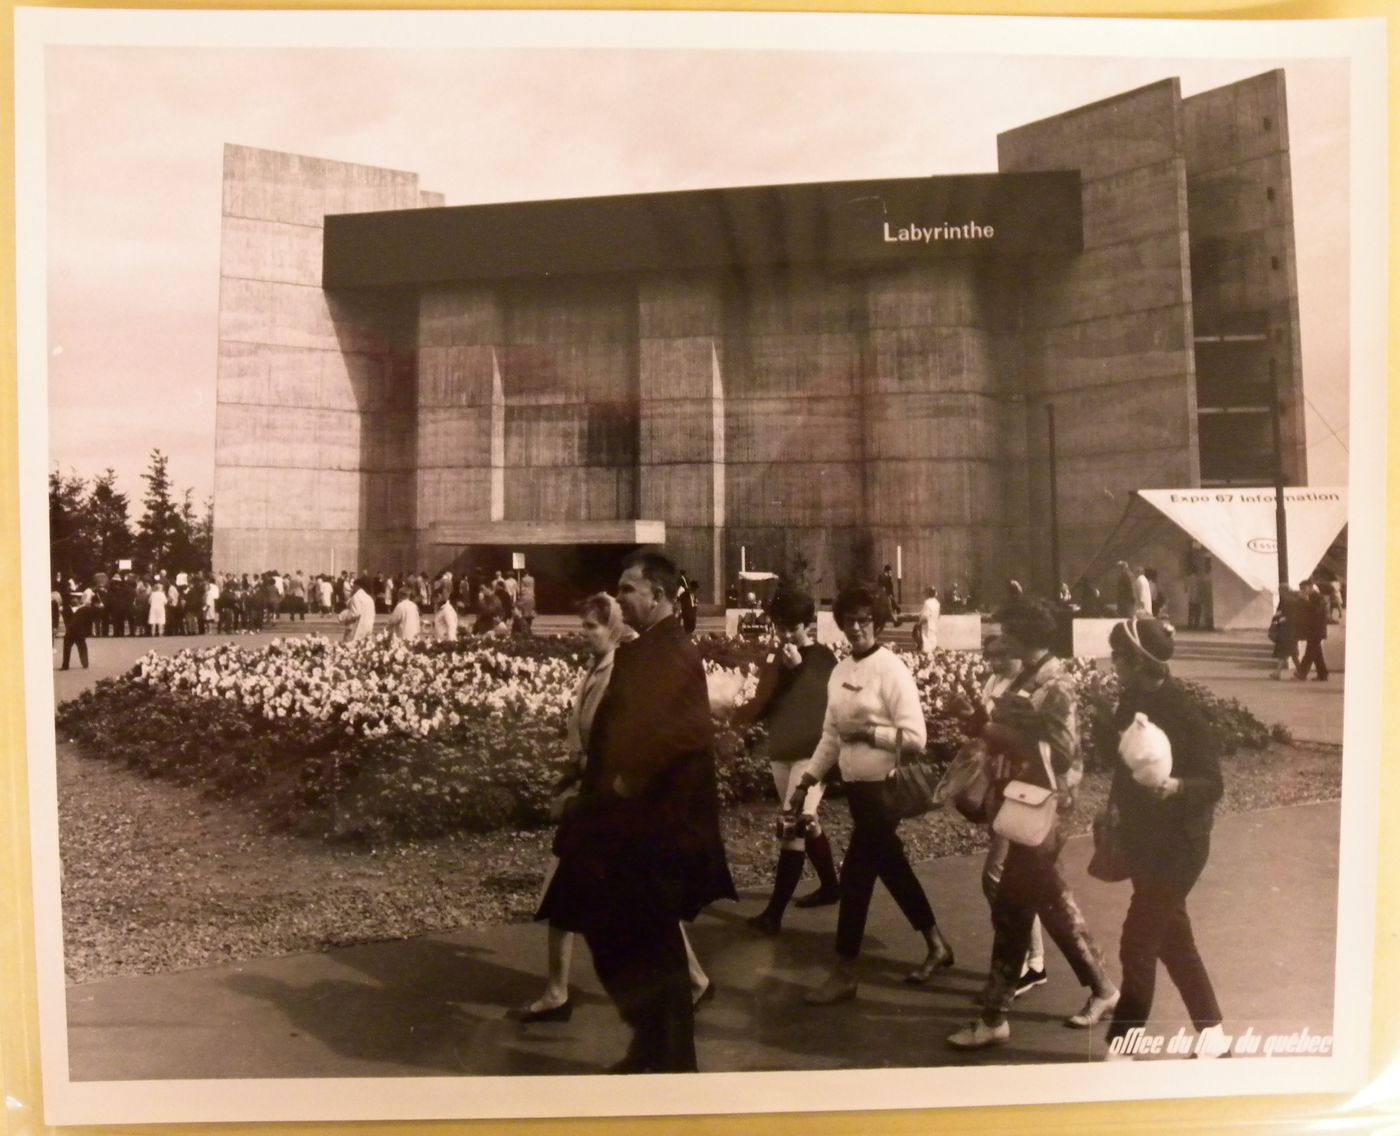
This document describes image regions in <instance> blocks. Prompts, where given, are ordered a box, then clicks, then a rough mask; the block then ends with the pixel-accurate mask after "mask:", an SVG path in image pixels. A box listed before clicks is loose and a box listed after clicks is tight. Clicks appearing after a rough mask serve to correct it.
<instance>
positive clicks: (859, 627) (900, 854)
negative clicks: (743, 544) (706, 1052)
mask: <svg viewBox="0 0 1400 1136" xmlns="http://www.w3.org/2000/svg"><path fill="white" fill-rule="evenodd" d="M888 610H889V604H888V602H887V600H886V598H885V596H883V595H882V594H880V593H879V592H877V591H876V589H874V588H871V587H868V586H866V585H864V584H856V585H853V586H851V587H848V588H846V589H845V590H843V591H842V592H841V594H840V595H839V596H837V597H836V603H835V605H834V607H833V612H832V614H833V615H834V616H835V618H836V623H837V625H838V626H839V627H840V628H841V630H842V631H843V632H844V633H845V635H846V638H847V639H849V640H850V643H851V654H850V656H849V657H848V658H845V659H843V660H842V661H841V662H839V663H837V665H836V668H835V670H833V671H832V672H831V679H830V681H829V682H828V684H827V702H826V717H825V719H824V720H823V722H822V736H821V741H820V742H818V743H817V748H816V750H815V751H814V752H813V754H812V757H811V759H810V760H809V761H808V762H807V768H806V771H805V772H804V773H803V774H802V777H801V778H800V779H799V781H798V783H797V787H796V789H795V790H794V792H793V798H794V799H795V800H800V799H801V798H802V795H803V794H804V793H805V792H806V791H807V790H808V789H809V788H810V787H811V786H813V785H815V784H817V783H818V782H820V781H821V780H822V778H823V777H825V776H826V775H827V773H828V772H830V770H831V767H832V766H833V765H838V766H839V767H840V769H841V779H842V781H843V782H844V783H845V786H846V802H847V804H849V805H850V808H851V821H852V830H851V838H850V842H849V843H848V844H847V847H846V857H845V860H844V861H843V862H842V864H841V902H840V907H839V908H838V909H837V916H836V962H835V964H834V965H833V966H832V969H831V973H830V975H829V976H828V977H827V979H826V981H825V982H824V983H823V984H822V985H821V986H819V987H817V988H816V989H815V990H809V991H808V992H807V993H806V994H805V995H804V996H803V1000H804V1001H805V1002H807V1004H808V1005H812V1006H825V1005H829V1004H831V1003H833V1002H844V1001H846V1000H847V999H849V998H854V997H855V996H856V990H857V982H856V960H857V959H858V958H859V957H860V946H861V941H862V939H864V937H865V922H866V917H867V915H868V914H869V911H870V900H871V897H872V896H873V895H874V893H875V881H876V880H877V879H878V880H880V881H881V882H882V883H883V884H884V885H885V887H886V888H887V889H888V890H889V893H890V895H891V896H893V897H894V901H895V903H897V904H898V905H899V909H900V911H902V912H903V913H904V917H905V918H906V919H907V920H908V921H909V924H910V926H912V927H913V928H914V930H916V931H918V932H919V934H920V935H922V936H923V940H924V945H925V947H926V948H927V951H926V954H925V957H924V960H923V962H922V963H920V964H919V965H918V966H917V967H915V968H914V970H912V971H910V972H909V974H908V975H906V976H905V981H907V982H914V983H921V982H927V981H928V980H929V979H930V978H932V977H933V975H934V974H935V972H937V971H938V970H940V969H941V968H943V967H948V966H952V965H953V950H952V948H951V947H949V946H948V944H947V943H946V942H945V941H944V939H943V936H942V934H941V933H940V932H939V930H938V926H937V924H936V923H935V922H934V917H933V908H932V907H930V906H929V901H928V896H926V895H925V894H924V889H923V886H922V885H921V884H920V883H919V878H918V877H917V876H916V875H914V869H913V868H912V867H910V865H909V860H908V858H907V857H906V856H905V854H904V845H903V844H902V843H901V842H900V839H899V834H898V831H897V830H898V827H899V817H898V816H897V815H896V814H895V813H894V811H893V810H892V809H891V808H890V805H889V798H888V794H887V792H886V789H885V781H886V780H887V779H888V778H889V776H890V774H891V773H893V772H894V768H895V765H896V764H897V763H898V761H899V759H900V757H901V756H903V757H916V756H917V755H919V754H921V753H923V750H924V745H925V744H926V741H927V733H926V726H925V725H924V711H923V707H922V706H921V705H920V703H919V690H918V687H917V686H916V685H915V684H914V676H913V675H912V674H910V673H909V668H908V667H906V666H905V665H904V663H903V662H902V661H901V660H900V658H899V656H898V655H896V654H895V653H894V652H893V651H890V650H888V649H887V648H885V647H882V646H881V645H880V643H879V641H878V638H877V637H878V635H879V633H880V631H881V630H882V629H883V627H884V625H885V618H886V617H885V613H886V612H887V611H888Z"/></svg>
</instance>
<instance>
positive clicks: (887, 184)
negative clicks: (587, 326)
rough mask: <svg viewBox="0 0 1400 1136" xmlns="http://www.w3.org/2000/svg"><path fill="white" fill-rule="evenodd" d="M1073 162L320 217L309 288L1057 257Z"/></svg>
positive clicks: (1073, 245)
mask: <svg viewBox="0 0 1400 1136" xmlns="http://www.w3.org/2000/svg"><path fill="white" fill-rule="evenodd" d="M1082 243H1083V237H1082V221H1081V195H1080V184H1079V174H1078V173H1077V172H1074V171H1052V172H1029V173H1014V174H965V175H964V174H960V175H954V176H947V177H933V178H900V179H889V180H881V181H853V182H826V183H819V184H810V185H783V186H753V187H745V188H739V189H709V190H691V191H686V192H680V193H652V194H633V195H628V196H619V197H591V198H579V199H575V200H569V201H526V202H515V203H511V204H503V205H465V206H458V207H454V208H450V209H409V210H396V211H393V212H386V213H355V214H345V215H340V216H329V217H327V218H326V235H325V255H324V264H323V281H322V283H323V285H324V287H327V288H357V287H377V288H383V287H395V286H413V285H422V284H430V283H438V282H443V281H448V280H474V279H512V278H521V277H536V276H544V275H574V274H584V273H588V274H592V273H600V272H658V271H668V272H674V271H679V270H685V269H757V268H769V267H784V266H792V265H803V264H817V265H840V264H870V263H875V264H879V263H894V262H907V261H910V260H920V259H926V258H939V259H941V258H945V257H949V256H954V257H957V256H1037V257H1044V256H1067V255H1072V254H1074V253H1077V252H1079V251H1080V249H1081V247H1082Z"/></svg>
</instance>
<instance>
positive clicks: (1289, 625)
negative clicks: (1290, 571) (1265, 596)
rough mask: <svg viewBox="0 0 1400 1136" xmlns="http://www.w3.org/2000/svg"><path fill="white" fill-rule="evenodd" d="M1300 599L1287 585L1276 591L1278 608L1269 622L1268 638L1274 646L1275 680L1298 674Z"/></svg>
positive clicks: (1282, 585)
mask: <svg viewBox="0 0 1400 1136" xmlns="http://www.w3.org/2000/svg"><path fill="white" fill-rule="evenodd" d="M1301 608H1302V604H1301V597H1300V596H1299V595H1298V593H1297V592H1295V591H1294V590H1293V589H1292V588H1290V587H1289V586H1288V585H1287V584H1281V585H1280V586H1279V590H1278V606H1277V607H1276V608H1275V609H1274V616H1273V619H1271V620H1270V621H1269V638H1270V639H1271V640H1272V641H1273V644H1274V650H1273V655H1274V674H1273V677H1274V678H1276V679H1281V678H1283V676H1284V675H1287V674H1292V675H1296V674H1297V673H1298V622H1299V617H1300V615H1301V614H1302V612H1301Z"/></svg>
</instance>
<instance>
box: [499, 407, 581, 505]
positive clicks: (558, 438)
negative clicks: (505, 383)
mask: <svg viewBox="0 0 1400 1136" xmlns="http://www.w3.org/2000/svg"><path fill="white" fill-rule="evenodd" d="M586 428H587V422H586V420H585V408H584V407H583V406H581V405H579V404H577V403H575V404H574V405H572V406H509V407H507V408H506V420H505V435H506V466H507V467H508V468H509V469H512V470H517V469H520V468H521V467H522V466H577V465H579V464H580V463H581V462H582V461H583V460H584V454H583V446H584V431H585V430H586ZM543 515H546V516H547V515H548V514H543Z"/></svg>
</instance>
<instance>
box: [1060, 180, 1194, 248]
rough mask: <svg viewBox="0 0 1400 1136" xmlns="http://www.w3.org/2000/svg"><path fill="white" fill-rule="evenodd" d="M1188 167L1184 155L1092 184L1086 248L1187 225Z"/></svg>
mask: <svg viewBox="0 0 1400 1136" xmlns="http://www.w3.org/2000/svg"><path fill="white" fill-rule="evenodd" d="M1185 179H1186V169H1185V166H1184V165H1183V163H1182V161H1181V159H1180V157H1173V158H1170V159H1168V160H1167V161H1165V162H1157V163H1154V164H1153V165H1150V166H1138V167H1136V168H1135V169H1131V170H1124V171H1123V172H1121V173H1116V174H1110V175H1109V176H1107V177H1101V178H1096V179H1095V180H1093V181H1090V182H1087V183H1086V184H1085V185H1084V190H1083V203H1084V247H1085V249H1098V248H1104V247H1106V246H1108V245H1116V244H1122V243H1124V242H1125V241H1139V240H1142V239H1144V238H1147V237H1152V236H1154V235H1159V234H1162V233H1172V234H1176V233H1180V232H1181V231H1182V230H1183V229H1184V228H1185V227H1186V180H1185Z"/></svg>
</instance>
